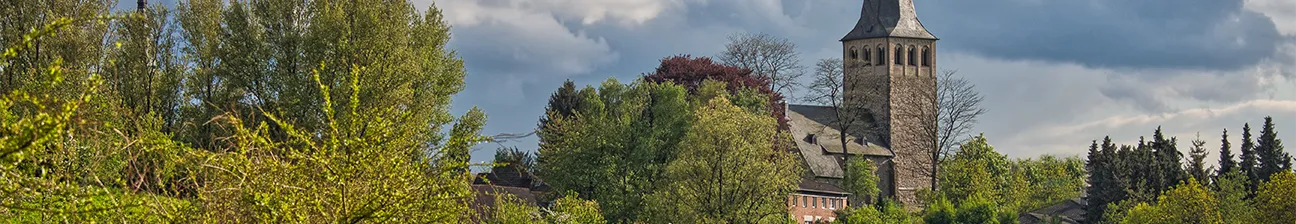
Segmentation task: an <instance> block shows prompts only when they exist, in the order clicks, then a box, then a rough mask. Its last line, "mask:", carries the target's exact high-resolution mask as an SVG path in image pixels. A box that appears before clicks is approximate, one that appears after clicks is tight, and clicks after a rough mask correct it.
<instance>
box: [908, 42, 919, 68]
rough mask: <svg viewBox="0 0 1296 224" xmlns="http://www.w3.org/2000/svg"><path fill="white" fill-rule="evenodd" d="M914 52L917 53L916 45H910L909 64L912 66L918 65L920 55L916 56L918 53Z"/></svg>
mask: <svg viewBox="0 0 1296 224" xmlns="http://www.w3.org/2000/svg"><path fill="white" fill-rule="evenodd" d="M914 53H915V52H914V47H913V46H909V65H911V66H918V57H915V56H918V55H916V54H914Z"/></svg>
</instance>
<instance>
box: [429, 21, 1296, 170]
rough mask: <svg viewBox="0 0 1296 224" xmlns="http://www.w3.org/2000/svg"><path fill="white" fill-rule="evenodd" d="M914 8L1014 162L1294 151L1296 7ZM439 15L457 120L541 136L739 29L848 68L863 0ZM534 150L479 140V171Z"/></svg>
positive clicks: (993, 139) (491, 130) (944, 63)
mask: <svg viewBox="0 0 1296 224" xmlns="http://www.w3.org/2000/svg"><path fill="white" fill-rule="evenodd" d="M914 2H915V3H914V4H915V7H916V9H917V13H918V17H919V19H920V20H921V22H922V23H923V25H924V26H926V27H927V29H928V30H930V31H931V32H932V33H933V34H935V35H936V36H937V37H939V38H941V40H940V41H938V42H937V45H938V50H937V62H938V63H939V64H938V66H939V67H938V69H940V70H954V71H957V72H958V73H957V74H958V75H960V76H962V77H964V78H966V79H968V80H970V81H971V82H972V83H973V84H975V85H976V89H977V90H978V91H980V92H981V94H982V95H983V96H984V97H985V101H984V102H983V106H984V107H985V108H987V109H988V112H987V113H986V114H985V115H983V116H982V117H981V119H980V122H979V123H978V125H977V126H976V129H975V130H974V133H984V134H985V135H986V137H987V138H988V139H989V140H990V143H991V144H992V145H994V146H995V148H996V150H998V151H1000V152H1002V153H1005V154H1007V155H1009V156H1010V157H1014V158H1027V157H1036V156H1039V155H1044V154H1052V155H1062V156H1071V155H1081V156H1083V154H1084V153H1085V152H1086V150H1087V149H1088V146H1089V144H1090V142H1091V141H1093V140H1101V139H1102V138H1103V137H1104V136H1111V137H1112V138H1113V140H1115V141H1116V142H1118V143H1125V144H1133V143H1135V142H1137V140H1138V137H1139V136H1151V134H1152V132H1153V130H1155V129H1156V128H1157V127H1158V126H1160V127H1162V128H1163V129H1164V132H1165V133H1166V134H1167V135H1170V136H1176V137H1178V139H1179V148H1180V149H1181V150H1183V151H1185V152H1186V151H1187V149H1188V147H1189V142H1190V141H1192V140H1193V139H1197V138H1198V136H1200V139H1201V140H1202V141H1205V142H1206V147H1207V148H1209V149H1212V150H1211V151H1212V154H1211V158H1212V159H1211V160H1212V161H1213V160H1214V158H1215V157H1217V156H1218V155H1217V153H1218V152H1217V151H1216V150H1218V148H1219V145H1220V134H1221V131H1223V130H1224V129H1225V128H1227V129H1228V130H1229V131H1230V141H1231V142H1233V145H1234V151H1235V153H1236V151H1237V149H1236V147H1237V145H1238V142H1240V141H1241V140H1240V137H1239V136H1240V133H1241V128H1242V125H1243V124H1244V123H1250V124H1252V125H1253V126H1255V127H1254V128H1252V129H1253V131H1254V133H1253V135H1258V132H1259V129H1260V128H1259V126H1260V124H1261V123H1262V122H1263V118H1264V117H1265V116H1273V117H1274V120H1275V121H1276V123H1277V127H1278V131H1277V132H1278V134H1279V137H1280V138H1283V139H1296V1H1290V0H1244V1H1243V0H1144V1H1128V0H1075V1H1045V0H978V1H966V0H914ZM433 3H435V5H436V7H437V8H439V9H441V10H442V11H443V13H444V15H445V17H446V19H447V21H448V22H449V23H450V24H452V25H453V28H452V29H451V32H452V39H451V41H450V48H453V49H454V50H455V51H456V52H457V53H458V55H459V56H461V57H463V59H464V60H465V63H466V66H467V71H468V78H467V79H468V80H467V85H468V86H467V88H466V89H465V90H464V92H461V93H460V94H459V95H457V96H456V98H455V102H454V107H455V111H456V112H460V113H462V112H463V111H466V110H467V109H468V108H471V107H474V106H476V107H479V108H481V109H483V110H485V111H486V113H487V114H488V115H489V116H490V118H489V121H488V122H487V125H486V128H485V129H484V132H485V134H487V135H495V134H501V133H527V132H531V131H533V130H534V129H535V128H536V123H537V121H538V119H539V118H540V116H541V115H542V114H543V110H544V106H545V104H546V101H547V99H548V97H549V95H550V94H551V93H553V91H554V90H556V89H557V88H558V87H559V85H560V84H561V83H562V82H563V81H564V80H572V81H574V82H576V84H577V85H579V86H583V85H597V84H598V83H599V82H602V81H604V80H606V79H608V78H616V79H618V80H621V81H629V80H633V79H635V78H636V77H638V76H640V75H642V74H643V73H647V72H651V71H652V70H653V69H654V68H655V67H656V65H657V64H658V62H659V61H658V60H659V59H661V58H663V57H667V56H672V55H679V54H688V55H694V56H714V55H716V54H717V53H719V52H720V51H722V50H723V49H724V44H725V43H726V42H727V39H726V37H727V36H729V35H731V34H734V33H739V32H751V33H766V34H770V35H773V36H777V37H783V38H787V39H789V40H791V41H792V42H793V43H795V44H796V45H797V50H798V52H799V53H800V56H801V63H803V64H804V65H805V66H806V67H810V66H811V65H813V63H814V62H815V61H817V60H819V59H822V58H830V57H841V55H840V54H841V53H840V52H841V49H840V48H841V44H840V42H838V40H839V39H840V38H841V37H842V36H843V35H845V34H846V32H848V31H850V29H851V28H852V27H853V26H854V24H855V21H856V20H857V19H858V18H859V13H860V5H861V0H431V1H429V0H418V1H415V4H416V5H418V6H419V7H420V8H426V7H427V6H428V5H430V4H433ZM807 81H808V80H807ZM800 94H801V91H797V92H794V93H793V94H792V95H793V97H792V98H795V97H800V96H801V95H800ZM793 103H800V102H796V101H794V102H793ZM1289 141H1290V140H1289ZM536 142H537V139H536V138H535V137H534V136H533V137H529V138H524V139H520V140H515V141H508V142H500V143H488V144H484V145H482V146H479V147H477V149H476V150H475V151H474V152H473V160H474V161H478V162H484V161H489V160H490V159H491V155H493V152H494V149H495V148H497V147H499V146H509V147H518V148H521V149H527V150H534V149H535V148H536V147H537V146H536ZM1288 148H1289V149H1288V151H1296V150H1292V149H1291V148H1296V146H1292V147H1288Z"/></svg>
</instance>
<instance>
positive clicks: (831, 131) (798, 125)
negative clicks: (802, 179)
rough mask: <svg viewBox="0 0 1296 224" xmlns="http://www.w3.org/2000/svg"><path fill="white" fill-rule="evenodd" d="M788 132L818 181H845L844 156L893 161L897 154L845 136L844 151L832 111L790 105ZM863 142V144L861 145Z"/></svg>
mask: <svg viewBox="0 0 1296 224" xmlns="http://www.w3.org/2000/svg"><path fill="white" fill-rule="evenodd" d="M787 117H788V125H789V128H788V129H789V131H790V132H791V134H792V136H793V138H794V139H795V142H796V146H797V149H798V150H799V151H800V154H801V158H802V159H803V160H804V161H805V162H806V166H807V167H809V168H810V171H811V172H813V173H814V175H815V176H817V177H829V178H842V176H843V175H842V174H843V172H842V169H841V164H839V163H838V157H837V156H841V155H846V154H851V155H862V156H874V157H894V156H895V153H893V152H891V150H890V149H888V148H886V147H885V146H883V145H879V144H877V143H875V142H873V141H869V140H868V138H859V137H856V136H855V135H849V134H848V135H846V136H845V137H846V139H847V143H846V152H843V151H842V150H841V148H842V147H841V139H840V137H841V136H842V135H841V134H840V132H839V131H838V130H837V129H835V128H833V127H834V126H836V125H835V122H836V120H837V116H836V111H835V110H833V109H832V108H831V107H825V106H812V105H788V109H787ZM861 142H862V144H861Z"/></svg>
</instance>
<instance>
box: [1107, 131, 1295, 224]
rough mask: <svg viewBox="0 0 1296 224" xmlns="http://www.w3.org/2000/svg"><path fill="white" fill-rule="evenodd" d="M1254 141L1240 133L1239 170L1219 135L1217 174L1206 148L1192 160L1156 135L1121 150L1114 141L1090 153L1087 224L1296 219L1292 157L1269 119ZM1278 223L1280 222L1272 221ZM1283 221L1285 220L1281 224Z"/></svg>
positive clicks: (1199, 144)
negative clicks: (1208, 163) (1277, 136)
mask: <svg viewBox="0 0 1296 224" xmlns="http://www.w3.org/2000/svg"><path fill="white" fill-rule="evenodd" d="M1260 133H1261V136H1260V138H1259V139H1258V140H1255V141H1253V140H1252V135H1251V126H1250V125H1249V124H1247V125H1243V128H1242V143H1241V146H1242V148H1241V150H1240V151H1241V152H1242V153H1241V155H1240V157H1241V162H1237V161H1234V160H1233V156H1232V151H1231V149H1230V146H1231V145H1230V143H1229V141H1228V133H1227V131H1225V132H1224V134H1222V135H1221V138H1222V139H1223V140H1221V143H1222V144H1221V148H1220V155H1221V156H1220V163H1219V164H1220V169H1218V170H1215V171H1212V169H1211V168H1210V167H1209V166H1208V165H1207V164H1205V162H1204V161H1203V160H1204V158H1205V157H1206V156H1207V154H1208V153H1207V152H1206V150H1205V149H1204V148H1203V145H1204V144H1205V142H1204V141H1200V140H1196V141H1193V147H1192V150H1190V153H1189V156H1187V157H1184V156H1182V155H1179V154H1178V151H1177V150H1176V149H1175V146H1174V142H1175V140H1174V138H1170V139H1168V140H1167V139H1166V138H1165V137H1164V136H1162V134H1161V130H1160V129H1159V128H1158V129H1157V131H1156V132H1155V133H1154V135H1153V139H1152V141H1150V142H1143V141H1140V142H1139V144H1138V145H1134V146H1119V149H1117V148H1118V146H1116V145H1115V144H1113V143H1112V142H1111V138H1107V139H1105V140H1103V143H1102V144H1101V145H1100V144H1099V143H1097V142H1096V141H1095V142H1094V143H1093V144H1092V145H1091V146H1090V150H1089V161H1088V164H1086V168H1087V169H1088V170H1090V173H1091V174H1092V175H1090V176H1089V181H1090V183H1091V185H1090V187H1089V189H1088V192H1089V196H1088V197H1087V198H1086V199H1087V200H1088V203H1089V204H1088V207H1087V208H1086V209H1085V210H1086V214H1087V217H1086V219H1087V220H1089V221H1090V222H1093V223H1117V222H1120V223H1282V222H1287V221H1290V220H1291V219H1292V218H1293V217H1290V215H1289V214H1293V213H1296V209H1293V208H1294V206H1290V205H1288V204H1290V203H1289V201H1290V200H1291V195H1292V192H1291V189H1296V187H1293V186H1289V185H1290V183H1291V182H1289V181H1290V179H1291V176H1290V174H1291V172H1292V171H1291V165H1290V164H1291V161H1292V159H1291V156H1290V155H1288V154H1287V153H1285V152H1284V151H1283V147H1282V141H1281V140H1280V139H1277V138H1276V136H1275V134H1273V133H1276V132H1275V127H1274V124H1273V120H1272V119H1271V118H1268V117H1266V118H1265V125H1264V126H1263V128H1262V130H1261V131H1260ZM1273 217H1279V218H1273ZM1284 217H1285V218H1284Z"/></svg>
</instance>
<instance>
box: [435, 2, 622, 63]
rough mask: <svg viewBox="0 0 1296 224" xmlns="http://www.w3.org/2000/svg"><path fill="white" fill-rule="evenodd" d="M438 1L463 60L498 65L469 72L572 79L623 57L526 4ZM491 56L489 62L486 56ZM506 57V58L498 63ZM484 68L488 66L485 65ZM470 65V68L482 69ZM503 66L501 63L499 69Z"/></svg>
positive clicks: (606, 45)
mask: <svg viewBox="0 0 1296 224" xmlns="http://www.w3.org/2000/svg"><path fill="white" fill-rule="evenodd" d="M488 3H490V2H485V1H465V0H444V1H437V2H436V4H437V7H439V8H440V9H441V10H442V12H443V14H444V15H445V17H446V20H447V21H448V22H449V23H450V24H451V25H453V26H454V30H452V32H451V33H452V34H453V35H455V38H454V39H452V40H451V46H452V47H453V48H455V49H460V52H461V53H464V54H482V55H483V57H493V58H496V59H497V61H493V62H490V63H499V64H495V65H483V66H470V70H469V72H470V73H471V72H477V71H473V70H471V69H472V68H485V69H484V70H485V72H491V73H494V72H503V73H512V74H518V73H522V74H548V75H558V76H569V75H576V74H583V73H588V72H590V71H592V70H594V69H595V68H596V67H598V66H601V65H605V64H609V63H612V62H615V61H616V60H617V58H619V55H618V54H617V53H616V52H614V51H613V50H612V48H611V47H610V46H609V45H608V43H607V41H606V40H605V39H603V38H601V37H596V36H589V35H587V34H586V33H584V32H582V31H579V30H575V31H573V30H569V29H568V28H567V27H566V26H564V25H563V24H562V22H561V21H559V19H558V18H557V17H555V14H554V13H553V12H551V11H547V10H543V9H536V8H528V7H526V6H527V5H526V4H520V3H519V2H516V1H515V2H509V3H512V4H488ZM485 55H489V56H485ZM499 57H506V58H499ZM481 62H485V61H481ZM481 62H475V61H469V62H468V63H481ZM501 62H502V63H501Z"/></svg>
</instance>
